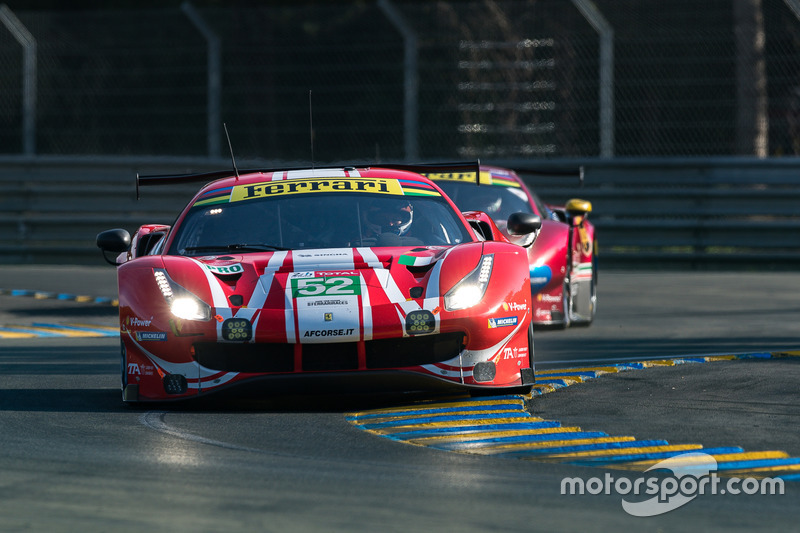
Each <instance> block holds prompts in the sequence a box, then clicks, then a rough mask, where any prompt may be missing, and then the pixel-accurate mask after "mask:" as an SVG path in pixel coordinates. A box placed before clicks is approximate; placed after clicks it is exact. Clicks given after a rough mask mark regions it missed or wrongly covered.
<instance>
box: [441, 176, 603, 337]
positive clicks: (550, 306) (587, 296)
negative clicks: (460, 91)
mask: <svg viewBox="0 0 800 533" xmlns="http://www.w3.org/2000/svg"><path fill="white" fill-rule="evenodd" d="M425 175H426V176H427V177H429V178H431V179H432V180H433V181H435V182H436V183H437V184H438V185H439V186H440V187H441V188H442V189H443V190H444V191H445V192H446V193H447V195H448V196H449V197H450V198H451V199H452V200H453V201H454V202H455V203H456V205H457V206H458V207H459V209H462V210H467V209H470V210H476V211H483V212H485V213H487V214H489V216H491V217H492V219H493V220H494V221H495V222H496V223H497V226H498V227H499V228H500V229H501V231H504V232H505V233H506V236H507V237H509V239H510V240H511V241H512V242H515V243H517V244H521V245H523V246H526V247H527V249H528V260H529V263H530V275H531V291H532V293H533V322H534V324H535V325H537V326H548V327H556V328H566V327H567V326H569V325H583V326H588V325H589V324H591V323H592V321H593V320H594V317H595V313H596V311H597V239H596V236H595V228H594V226H593V225H592V224H591V222H589V220H588V219H587V216H588V214H589V213H590V212H591V210H592V205H591V203H590V202H588V201H586V200H581V199H578V198H574V199H571V200H569V201H568V202H567V203H566V205H564V206H553V205H548V204H545V203H544V202H543V201H542V200H541V199H540V198H539V197H538V196H536V194H534V192H533V191H531V190H530V188H528V186H527V185H526V184H525V182H524V181H523V180H522V179H521V178H520V177H519V176H518V175H517V173H516V172H514V171H513V170H508V169H504V168H498V167H491V166H481V167H480V176H478V175H477V174H476V173H475V172H449V173H448V172H428V173H425ZM479 178H480V179H479ZM519 211H522V212H526V213H532V214H536V215H538V216H539V217H541V219H542V227H541V229H540V230H539V232H538V235H537V236H536V238H535V239H533V238H532V237H533V236H527V237H523V238H518V237H514V236H510V235H508V232H507V231H505V230H506V228H505V222H504V219H505V217H507V216H508V215H509V214H510V213H513V212H519Z"/></svg>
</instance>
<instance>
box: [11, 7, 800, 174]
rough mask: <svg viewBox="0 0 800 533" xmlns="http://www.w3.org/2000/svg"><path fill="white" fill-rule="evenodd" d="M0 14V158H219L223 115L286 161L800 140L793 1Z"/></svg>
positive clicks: (699, 148)
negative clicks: (23, 156) (96, 156)
mask: <svg viewBox="0 0 800 533" xmlns="http://www.w3.org/2000/svg"><path fill="white" fill-rule="evenodd" d="M0 22H2V24H0V72H2V73H3V74H2V75H0V95H2V98H0V154H5V155H13V154H24V155H28V156H35V155H41V154H44V155H116V156H119V155H121V156H149V155H173V156H176V155H177V156H180V155H183V156H208V157H217V156H219V155H220V154H225V153H227V144H226V141H225V137H224V134H223V128H222V123H223V122H224V123H227V125H228V129H229V130H230V133H231V140H232V143H233V147H234V150H235V151H236V152H237V154H239V155H240V156H242V157H259V158H266V159H272V160H284V161H287V160H292V161H298V160H300V161H309V160H310V159H312V158H313V159H315V160H317V161H326V162H335V161H347V160H349V161H353V160H358V161H372V160H384V161H385V160H400V159H407V160H434V159H452V158H454V157H481V158H484V159H487V158H529V159H546V158H554V157H555V158H562V157H601V158H611V157H616V156H624V157H629V156H730V155H749V156H756V157H767V156H785V155H797V154H798V153H800V79H798V78H800V75H799V74H798V72H800V2H798V0H705V1H704V2H702V3H701V4H698V3H697V2H696V1H694V0H670V1H666V0H594V1H591V0H535V1H534V0H528V1H511V0H483V1H480V2H478V1H474V2H468V1H450V2H448V1H439V2H417V1H414V2H412V1H406V0H376V1H374V2H354V3H352V4H346V3H341V2H338V3H336V4H334V5H330V4H326V3H319V4H311V5H309V4H307V3H303V4H302V5H295V4H292V3H290V2H287V3H286V5H284V6H281V5H275V4H274V3H273V4H272V5H270V6H267V7H259V8H234V7H224V8H219V7H217V8H201V7H194V6H193V5H192V4H189V3H186V4H184V5H183V6H182V7H180V8H166V9H149V10H121V9H108V10H101V11H77V10H64V11H24V10H18V11H11V10H10V9H8V8H7V7H5V8H3V9H0ZM312 110H313V111H312ZM312 121H313V144H312V141H311V137H312V134H311V124H312ZM312 153H313V155H312Z"/></svg>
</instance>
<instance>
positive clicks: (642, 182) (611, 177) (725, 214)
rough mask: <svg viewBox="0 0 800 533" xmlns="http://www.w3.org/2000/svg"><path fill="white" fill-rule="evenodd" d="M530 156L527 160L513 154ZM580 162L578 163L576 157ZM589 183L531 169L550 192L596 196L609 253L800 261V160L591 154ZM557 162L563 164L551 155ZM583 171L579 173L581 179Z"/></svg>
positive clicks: (632, 259) (749, 263)
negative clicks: (599, 157)
mask: <svg viewBox="0 0 800 533" xmlns="http://www.w3.org/2000/svg"><path fill="white" fill-rule="evenodd" d="M507 164H508V165H509V166H513V165H514V164H516V165H518V166H520V167H521V166H522V165H523V163H522V162H507ZM573 164H574V163H573ZM584 164H585V179H584V183H583V186H579V184H578V183H577V182H573V183H572V186H570V183H569V182H568V181H565V180H564V179H563V178H560V179H559V178H546V177H545V178H542V177H539V176H524V174H523V177H525V179H526V182H528V183H529V184H530V185H531V186H532V187H533V189H534V190H535V191H536V192H537V193H538V194H539V195H540V196H541V197H542V198H543V199H545V200H546V201H548V202H552V203H560V202H564V201H565V200H566V199H568V198H571V197H581V198H585V199H587V200H590V201H591V202H592V206H593V212H592V214H591V215H590V219H591V220H592V222H593V223H594V224H595V225H596V227H597V235H598V239H599V248H600V254H599V257H600V261H601V262H602V263H603V264H604V265H609V266H617V265H622V266H627V265H636V264H647V265H649V266H658V267H689V268H721V267H723V268H724V267H731V268H734V267H736V268H742V267H745V268H764V267H769V268H787V267H789V268H796V267H798V266H800V161H798V160H797V159H796V158H791V159H778V160H758V159H745V158H741V159H740V158H724V159H660V160H653V159H632V160H608V161H586V162H585V163H584ZM547 166H548V167H549V168H551V169H553V170H557V169H559V168H562V167H563V164H557V163H553V164H548V165H547ZM576 181H577V180H576Z"/></svg>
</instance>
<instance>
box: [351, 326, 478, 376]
mask: <svg viewBox="0 0 800 533" xmlns="http://www.w3.org/2000/svg"><path fill="white" fill-rule="evenodd" d="M365 344H366V351H367V368H370V369H377V368H398V367H405V366H417V365H427V364H430V363H440V362H442V361H447V360H448V359H452V358H454V357H457V356H458V354H459V353H461V350H463V349H464V334H463V333H441V334H439V335H420V336H418V337H404V338H402V339H379V340H373V341H367V342H366V343H365Z"/></svg>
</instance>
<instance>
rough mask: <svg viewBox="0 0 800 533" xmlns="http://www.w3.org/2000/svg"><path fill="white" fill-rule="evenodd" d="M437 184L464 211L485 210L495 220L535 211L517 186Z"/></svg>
mask: <svg viewBox="0 0 800 533" xmlns="http://www.w3.org/2000/svg"><path fill="white" fill-rule="evenodd" d="M437 184H438V185H439V186H440V187H441V188H442V189H443V190H444V192H445V193H447V196H449V197H450V199H451V200H453V202H455V204H456V205H457V206H458V208H459V209H461V210H462V211H483V212H484V213H486V214H487V215H489V216H490V217H492V219H493V220H494V221H495V222H505V221H506V220H507V219H508V217H509V216H510V215H511V213H519V212H522V213H533V209H532V208H531V206H530V204H528V199H527V196H526V195H525V191H523V190H522V189H518V188H516V187H499V186H493V185H480V186H478V185H475V184H472V183H457V182H449V181H440V182H437ZM535 214H539V215H541V213H535Z"/></svg>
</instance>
